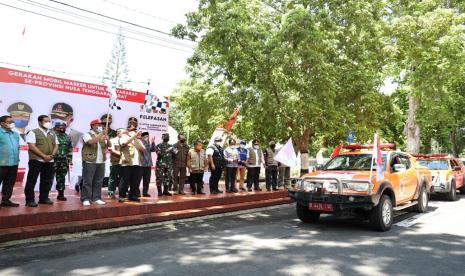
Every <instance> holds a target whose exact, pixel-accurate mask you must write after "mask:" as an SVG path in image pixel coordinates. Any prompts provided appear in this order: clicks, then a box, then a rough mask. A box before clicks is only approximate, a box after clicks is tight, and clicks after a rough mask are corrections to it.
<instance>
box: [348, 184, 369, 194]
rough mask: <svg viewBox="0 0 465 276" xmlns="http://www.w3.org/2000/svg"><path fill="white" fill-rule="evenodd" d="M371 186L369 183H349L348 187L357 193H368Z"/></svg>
mask: <svg viewBox="0 0 465 276" xmlns="http://www.w3.org/2000/svg"><path fill="white" fill-rule="evenodd" d="M370 186H371V185H370V184H369V183H350V182H349V183H347V187H349V189H351V190H354V191H357V192H368V190H369V189H370Z"/></svg>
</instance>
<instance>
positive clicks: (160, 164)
mask: <svg viewBox="0 0 465 276" xmlns="http://www.w3.org/2000/svg"><path fill="white" fill-rule="evenodd" d="M161 138H162V139H163V142H162V143H160V144H158V145H157V146H156V147H155V152H156V153H157V165H156V167H157V168H156V171H155V175H156V183H157V189H158V196H162V195H167V196H170V195H171V194H170V192H169V191H168V189H169V186H170V185H171V184H172V183H173V155H174V154H176V150H175V149H174V148H173V146H172V145H170V144H169V143H168V141H169V140H170V136H169V134H168V133H165V134H163V135H162V136H161ZM162 186H163V192H162Z"/></svg>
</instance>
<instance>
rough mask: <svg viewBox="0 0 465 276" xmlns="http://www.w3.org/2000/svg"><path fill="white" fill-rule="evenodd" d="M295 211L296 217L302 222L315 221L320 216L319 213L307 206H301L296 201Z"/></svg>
mask: <svg viewBox="0 0 465 276" xmlns="http://www.w3.org/2000/svg"><path fill="white" fill-rule="evenodd" d="M296 211H297V217H299V219H300V220H301V221H302V222H307V223H308V222H317V221H318V219H319V218H320V213H317V212H314V211H311V210H309V209H308V208H307V206H302V205H300V204H298V203H297V204H296Z"/></svg>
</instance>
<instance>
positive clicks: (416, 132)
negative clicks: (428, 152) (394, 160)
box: [404, 95, 420, 154]
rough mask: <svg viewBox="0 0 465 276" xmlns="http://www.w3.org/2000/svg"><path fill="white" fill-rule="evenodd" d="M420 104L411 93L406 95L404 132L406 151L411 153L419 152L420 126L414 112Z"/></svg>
mask: <svg viewBox="0 0 465 276" xmlns="http://www.w3.org/2000/svg"><path fill="white" fill-rule="evenodd" d="M419 106H420V101H419V100H418V98H416V97H415V96H413V95H409V96H408V117H407V123H406V124H405V129H404V132H405V134H406V135H407V151H408V152H409V153H412V154H417V153H419V152H420V126H419V125H418V123H417V121H416V117H415V114H416V112H417V110H418V107H419Z"/></svg>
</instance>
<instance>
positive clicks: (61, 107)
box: [50, 103, 73, 119]
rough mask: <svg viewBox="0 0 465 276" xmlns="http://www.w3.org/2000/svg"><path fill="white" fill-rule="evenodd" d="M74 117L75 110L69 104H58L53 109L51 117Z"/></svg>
mask: <svg viewBox="0 0 465 276" xmlns="http://www.w3.org/2000/svg"><path fill="white" fill-rule="evenodd" d="M70 115H73V108H72V107H71V106H70V105H69V104H67V103H56V104H54V105H53V107H52V113H51V114H50V117H52V119H53V118H66V117H68V116H70Z"/></svg>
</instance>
